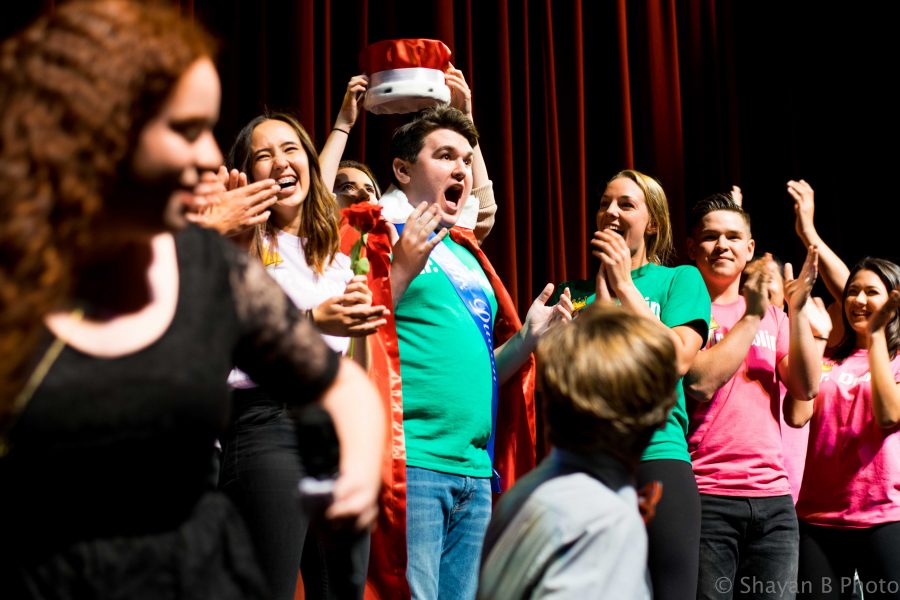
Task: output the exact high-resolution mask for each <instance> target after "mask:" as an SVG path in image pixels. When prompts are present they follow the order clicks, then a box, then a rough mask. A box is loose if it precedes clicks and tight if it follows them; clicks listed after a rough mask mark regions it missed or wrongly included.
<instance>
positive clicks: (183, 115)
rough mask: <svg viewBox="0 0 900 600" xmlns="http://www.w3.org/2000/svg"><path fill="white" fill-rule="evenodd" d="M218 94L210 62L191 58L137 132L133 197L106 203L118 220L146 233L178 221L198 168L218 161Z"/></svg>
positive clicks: (177, 224)
mask: <svg viewBox="0 0 900 600" xmlns="http://www.w3.org/2000/svg"><path fill="white" fill-rule="evenodd" d="M220 98H221V88H220V85H219V76H218V74H217V73H216V69H215V67H214V66H213V63H212V61H211V60H210V59H208V58H202V59H199V60H197V61H195V62H194V63H193V64H192V65H191V66H190V67H189V68H188V69H187V70H186V71H185V72H184V74H183V75H182V76H181V78H179V80H178V82H177V83H176V84H175V87H174V88H173V90H172V93H171V94H170V95H169V97H168V99H167V100H166V101H165V103H164V104H163V105H162V108H161V109H160V111H159V113H158V114H157V115H156V116H154V117H153V118H152V119H151V120H150V121H148V122H147V125H145V126H144V128H143V129H142V130H141V132H140V134H139V135H138V140H137V146H136V148H135V151H134V154H133V155H132V162H131V178H132V179H133V181H132V184H133V185H131V187H133V188H134V189H133V190H128V192H129V194H130V196H131V198H132V199H133V202H130V203H129V204H128V205H127V206H122V205H118V204H113V203H110V213H111V216H112V217H113V218H116V219H117V220H119V221H121V220H122V218H123V217H126V216H127V218H128V222H129V223H130V224H133V225H134V226H135V227H136V228H138V229H142V230H144V229H145V230H147V231H149V232H154V231H159V230H161V229H163V228H169V229H174V228H178V227H180V226H183V225H184V223H185V219H184V211H185V208H186V206H187V204H188V203H189V202H190V201H191V200H192V199H193V189H194V186H196V185H197V183H198V182H199V180H200V173H201V172H202V171H205V170H215V169H216V168H218V166H219V165H221V164H222V153H221V152H220V151H219V146H218V144H216V140H215V138H214V137H213V132H212V128H213V125H215V123H216V120H217V119H218V117H219V100H220ZM124 211H127V213H128V214H127V215H124Z"/></svg>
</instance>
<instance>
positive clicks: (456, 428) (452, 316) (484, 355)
mask: <svg viewBox="0 0 900 600" xmlns="http://www.w3.org/2000/svg"><path fill="white" fill-rule="evenodd" d="M441 243H442V244H446V245H447V247H448V248H449V249H450V250H451V251H452V252H453V254H455V255H456V256H457V257H459V259H460V260H461V261H462V263H463V265H465V266H466V268H467V269H468V270H469V272H470V273H472V274H473V276H474V277H475V278H476V280H477V281H478V283H479V284H480V285H481V287H482V288H484V290H485V292H486V293H487V297H488V300H489V301H490V304H491V314H492V315H493V316H494V317H496V315H497V299H496V297H495V295H494V292H493V290H492V289H491V285H490V282H489V281H488V279H487V277H486V276H485V274H484V271H483V270H482V269H481V266H480V265H479V264H478V261H477V260H476V259H475V257H474V256H472V254H470V253H469V251H468V250H466V249H465V248H463V247H462V246H460V245H459V244H457V243H456V242H454V241H453V240H451V239H450V238H449V237H447V238H445V239H444V241H443V242H441ZM395 319H396V322H397V337H398V338H399V340H400V376H401V378H402V379H403V429H404V433H405V436H406V464H407V465H409V466H411V467H421V468H424V469H431V470H433V471H440V472H442V473H450V474H453V475H468V476H470V477H490V476H491V459H490V457H489V456H488V453H487V442H488V438H489V437H490V434H491V391H492V383H491V363H490V360H491V359H490V355H489V354H488V349H487V345H486V344H485V343H484V337H483V336H482V335H481V332H480V331H479V329H478V327H477V326H476V325H475V321H474V320H473V319H472V316H471V315H470V314H469V311H468V309H467V308H466V306H465V304H463V301H462V300H461V299H460V297H459V294H457V292H456V290H455V289H454V287H453V285H452V284H451V283H450V280H449V279H448V278H447V275H446V274H445V273H444V272H443V270H442V269H441V268H440V267H439V266H438V265H437V263H435V261H434V260H433V258H431V257H429V259H428V262H427V263H426V264H425V268H424V269H422V272H421V273H419V274H418V275H417V276H416V277H415V279H413V280H412V282H411V283H410V285H409V288H408V289H407V290H406V293H405V294H404V295H403V298H402V299H401V300H400V303H399V304H398V305H397V308H396V312H395Z"/></svg>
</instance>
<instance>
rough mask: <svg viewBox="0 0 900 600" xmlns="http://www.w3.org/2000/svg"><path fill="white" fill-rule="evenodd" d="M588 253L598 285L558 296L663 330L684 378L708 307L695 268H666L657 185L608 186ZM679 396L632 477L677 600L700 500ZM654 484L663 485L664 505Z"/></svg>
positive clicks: (687, 588)
mask: <svg viewBox="0 0 900 600" xmlns="http://www.w3.org/2000/svg"><path fill="white" fill-rule="evenodd" d="M591 252H592V254H593V255H594V256H595V257H596V258H598V259H599V260H600V269H599V270H598V272H597V276H596V278H595V279H594V280H588V281H575V282H565V283H561V284H560V285H559V286H558V288H557V289H560V290H562V289H565V288H566V287H569V288H570V290H571V292H572V302H573V304H574V305H575V308H576V310H578V309H579V308H582V307H584V306H586V305H588V304H591V303H592V302H594V301H595V300H598V299H599V300H600V301H615V302H617V303H619V304H621V305H622V306H623V307H625V308H626V309H628V310H630V311H632V312H634V313H636V314H641V315H645V316H649V317H652V318H654V319H656V320H658V321H659V322H660V323H662V324H663V325H665V326H666V327H667V332H668V335H669V337H670V338H671V339H672V342H673V344H674V346H675V351H676V355H677V366H678V375H679V376H680V377H681V376H684V374H685V373H686V372H687V371H688V369H689V368H690V366H691V363H692V361H693V360H694V357H695V356H696V355H697V352H699V350H700V348H701V347H702V346H703V344H704V342H705V341H706V336H707V331H708V328H709V316H710V300H709V293H708V292H707V291H706V285H705V284H704V283H703V278H702V277H701V276H700V273H699V271H697V269H696V268H695V267H693V266H679V267H667V266H665V264H666V262H668V260H669V258H670V257H671V255H672V226H671V223H670V221H669V207H668V201H667V199H666V194H665V192H664V191H663V188H662V186H661V185H660V184H659V182H658V181H656V180H655V179H653V178H652V177H649V176H648V175H645V174H643V173H641V172H639V171H635V170H632V169H627V170H624V171H620V172H619V173H617V174H616V175H614V176H613V177H612V179H610V180H609V182H608V183H607V184H606V189H605V190H604V192H603V196H602V197H601V199H600V206H599V210H598V211H597V231H596V232H595V233H594V237H593V239H592V240H591ZM676 392H677V401H676V403H675V408H674V409H673V410H672V412H671V413H670V415H669V418H668V419H667V420H666V422H665V423H664V424H663V425H662V426H661V427H660V428H659V429H658V430H657V431H656V433H655V434H654V435H653V437H652V439H651V440H650V444H649V446H648V447H647V450H646V451H645V452H644V455H643V457H642V460H641V464H640V466H639V467H638V472H637V477H638V485H639V486H645V491H646V492H647V493H648V494H649V495H650V496H651V497H652V496H656V497H657V498H658V499H659V503H658V505H657V506H656V509H655V512H656V516H655V517H654V518H653V519H652V520H651V521H650V523H649V524H648V526H647V532H648V534H649V542H650V545H649V560H648V566H649V568H650V576H651V579H652V581H653V596H654V597H655V598H673V599H678V600H682V599H684V598H694V597H695V596H696V594H697V569H698V564H699V545H700V496H699V494H698V492H697V483H696V481H695V480H694V474H693V471H692V470H691V459H690V454H689V453H688V447H687V441H686V435H687V426H688V419H687V411H686V407H685V400H684V392H683V390H682V388H681V383H680V382H679V384H678V385H677V386H676ZM657 482H659V483H661V484H662V489H661V492H662V495H661V498H660V497H659V490H658V488H657V487H656V485H655V484H656V483H657ZM648 486H649V487H648ZM651 499H652V498H651Z"/></svg>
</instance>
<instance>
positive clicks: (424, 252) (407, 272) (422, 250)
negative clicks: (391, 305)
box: [391, 202, 447, 302]
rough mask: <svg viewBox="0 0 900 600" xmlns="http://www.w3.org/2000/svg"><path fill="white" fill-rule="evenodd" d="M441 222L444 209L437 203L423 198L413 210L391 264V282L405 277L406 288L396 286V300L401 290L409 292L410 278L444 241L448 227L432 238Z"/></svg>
mask: <svg viewBox="0 0 900 600" xmlns="http://www.w3.org/2000/svg"><path fill="white" fill-rule="evenodd" d="M440 223H441V216H440V212H439V211H438V207H437V206H436V205H434V204H432V205H430V206H429V205H428V203H427V202H422V203H421V204H419V206H417V207H416V208H415V210H413V211H412V213H411V214H410V215H409V218H407V219H406V225H404V227H403V233H401V234H400V239H399V240H397V243H396V244H395V245H394V260H393V262H392V264H391V282H392V284H393V283H394V282H395V280H400V281H404V282H405V285H403V288H402V290H397V289H395V290H394V296H395V298H394V301H395V302H397V301H398V300H399V298H398V297H397V292H398V291H401V292H402V293H401V294H400V296H401V297H402V295H403V293H405V292H406V287H407V286H408V285H409V282H410V281H412V280H413V278H414V277H415V276H416V275H418V274H419V273H420V272H421V271H422V269H424V268H425V263H426V262H428V257H429V256H430V255H431V251H432V250H434V248H435V246H437V245H438V244H440V243H441V240H443V239H444V237H445V236H446V235H447V228H445V227H444V228H441V230H440V231H438V233H437V235H435V236H434V237H433V238H431V239H430V240H429V239H428V236H429V235H431V234H432V233H433V232H434V230H435V229H437V227H438V226H439V225H440Z"/></svg>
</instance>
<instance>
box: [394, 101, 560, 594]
mask: <svg viewBox="0 0 900 600" xmlns="http://www.w3.org/2000/svg"><path fill="white" fill-rule="evenodd" d="M477 141H478V133H477V131H476V130H475V126H474V125H473V124H472V121H471V120H470V119H469V118H468V117H467V116H465V115H464V114H463V113H461V112H460V111H458V110H456V109H453V108H449V107H445V106H438V107H434V108H431V109H428V110H426V111H424V112H422V113H421V114H420V115H419V116H417V117H416V119H415V120H414V121H412V122H411V123H408V124H407V125H404V126H403V127H401V128H399V129H398V130H397V131H396V132H394V136H393V139H392V141H391V156H392V158H393V177H394V183H395V185H396V186H397V187H398V188H399V189H400V190H401V191H402V192H403V193H404V194H405V195H406V197H407V199H408V202H409V204H410V205H411V206H410V210H411V213H410V214H409V216H408V218H406V220H405V223H404V224H403V225H402V227H398V229H402V232H401V235H400V239H399V241H398V242H397V244H396V245H395V246H394V257H393V263H392V267H391V290H392V293H393V296H394V312H395V319H396V324H397V337H398V340H399V348H400V373H401V377H402V380H403V412H404V419H403V427H404V433H405V437H406V462H407V544H408V560H409V563H408V565H409V566H408V568H407V578H408V579H409V583H410V590H411V592H412V596H413V598H427V599H433V598H441V599H444V598H474V596H475V587H476V585H477V581H478V564H479V556H480V552H481V544H482V540H483V537H484V532H485V530H486V528H487V524H488V522H489V520H490V512H491V485H490V480H491V474H492V465H491V456H490V454H489V452H488V446H489V443H488V440H489V438H490V437H491V432H492V410H493V409H492V407H495V406H496V397H497V396H496V394H497V386H498V385H502V384H503V383H504V381H506V380H507V379H508V378H510V377H511V376H512V375H514V374H515V373H516V372H517V371H518V370H519V368H520V367H521V366H522V364H523V363H525V362H526V361H527V360H528V359H529V357H530V355H531V351H532V350H533V349H534V347H535V345H536V343H537V340H538V339H539V338H540V336H541V335H542V334H543V333H544V331H546V330H547V328H548V327H551V326H553V325H554V324H555V323H558V322H561V321H564V320H568V319H570V318H571V315H570V310H571V303H570V302H569V301H568V300H569V299H568V297H566V299H565V301H564V302H561V303H560V304H558V305H557V307H553V308H551V307H548V306H546V301H547V299H548V298H549V297H550V295H551V293H552V291H553V286H552V285H548V286H547V287H546V288H545V289H544V291H543V292H542V293H541V295H540V296H538V298H537V299H536V300H535V302H534V303H533V304H532V306H531V308H530V309H529V311H528V315H527V316H526V319H525V325H524V326H522V327H521V329H519V331H518V333H516V334H515V335H512V337H510V338H509V339H508V340H507V341H506V342H505V343H504V344H502V345H500V346H499V347H497V348H496V349H495V348H494V346H495V345H494V341H493V334H494V323H495V322H496V319H495V317H497V316H498V310H499V312H500V313H501V316H502V318H503V319H506V320H507V321H508V320H510V319H511V320H514V321H518V316H517V315H516V314H515V311H514V310H513V309H512V302H511V300H510V298H509V295H508V293H507V292H506V290H505V289H503V286H502V284H501V283H500V281H499V279H498V278H497V276H496V273H495V272H494V270H493V267H491V265H490V262H489V261H488V260H487V258H486V257H485V256H484V254H483V253H481V251H480V249H478V247H477V244H475V243H474V238H470V237H467V236H466V235H465V234H464V233H463V232H459V231H457V230H454V231H453V232H452V233H451V235H449V236H448V231H450V229H451V228H452V227H453V225H454V224H455V223H456V220H457V218H458V217H459V215H460V213H461V211H462V208H463V204H464V202H465V199H466V198H468V197H469V192H470V190H471V187H472V162H473V156H474V153H475V150H474V148H475V146H476V144H477ZM412 207H415V208H412ZM401 221H402V220H401ZM435 230H438V231H437V233H436V234H435ZM504 312H505V313H507V314H502V313H504ZM509 313H512V314H509Z"/></svg>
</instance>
